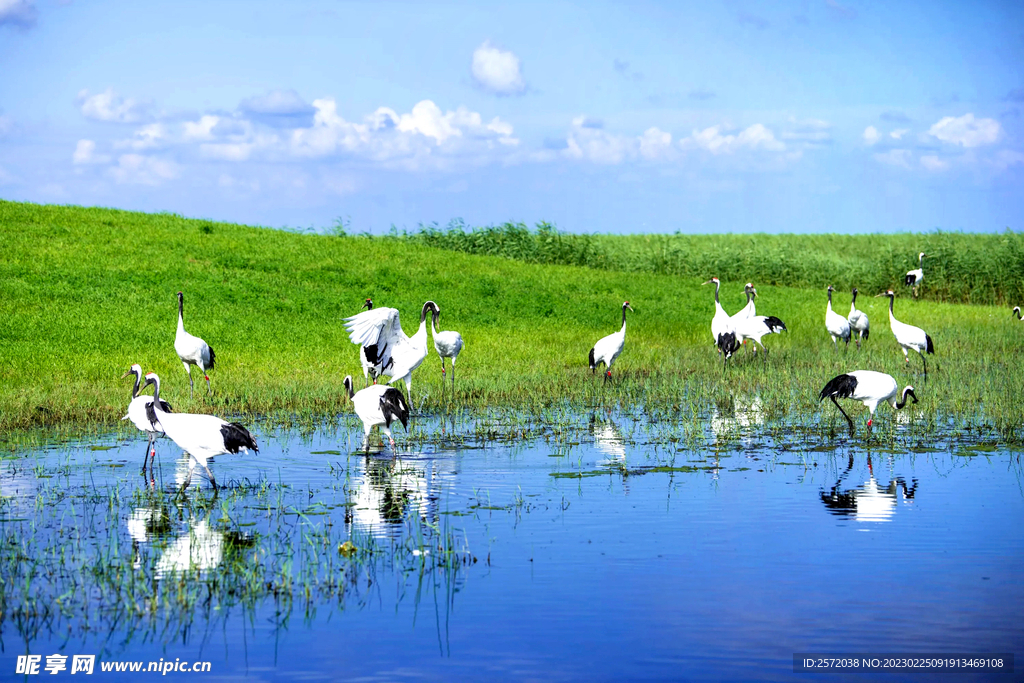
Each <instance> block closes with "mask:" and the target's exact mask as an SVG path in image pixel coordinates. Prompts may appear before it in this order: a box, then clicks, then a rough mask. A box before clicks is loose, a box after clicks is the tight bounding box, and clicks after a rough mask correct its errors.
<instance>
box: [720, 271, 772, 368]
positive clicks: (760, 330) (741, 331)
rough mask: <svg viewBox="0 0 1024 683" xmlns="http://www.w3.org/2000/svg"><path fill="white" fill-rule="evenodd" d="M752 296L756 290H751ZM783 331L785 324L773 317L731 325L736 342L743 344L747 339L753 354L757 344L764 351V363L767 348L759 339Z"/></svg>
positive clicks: (761, 317) (756, 317) (744, 320)
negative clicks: (752, 348) (752, 347)
mask: <svg viewBox="0 0 1024 683" xmlns="http://www.w3.org/2000/svg"><path fill="white" fill-rule="evenodd" d="M753 294H755V295H756V294H757V290H756V289H755V290H753ZM785 331H786V324H785V323H784V322H782V321H781V320H779V319H778V318H776V317H775V316H774V315H755V316H753V317H751V318H745V319H743V320H739V321H736V322H735V323H733V334H735V335H736V342H738V343H740V344H743V343H746V341H747V340H748V339H749V340H750V341H751V342H752V344H751V345H752V346H754V353H757V346H755V345H756V344H759V345H760V346H761V348H762V349H763V350H764V362H765V363H767V362H768V348H767V347H766V346H765V345H764V343H763V342H762V341H761V338H762V337H763V336H765V335H766V334H782V333H783V332H785ZM729 355H731V354H729Z"/></svg>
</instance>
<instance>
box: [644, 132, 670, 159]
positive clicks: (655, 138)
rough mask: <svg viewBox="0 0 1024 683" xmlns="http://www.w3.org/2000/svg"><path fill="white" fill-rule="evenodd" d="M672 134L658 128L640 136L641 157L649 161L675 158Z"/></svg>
mask: <svg viewBox="0 0 1024 683" xmlns="http://www.w3.org/2000/svg"><path fill="white" fill-rule="evenodd" d="M674 153H675V149H674V148H673V147H672V133H666V132H665V131H663V130H660V129H658V128H648V129H647V130H645V131H644V134H643V135H641V136H640V156H642V157H643V158H644V159H648V160H651V161H653V160H656V159H665V158H670V157H672V156H674Z"/></svg>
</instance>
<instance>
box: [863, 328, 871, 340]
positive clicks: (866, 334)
mask: <svg viewBox="0 0 1024 683" xmlns="http://www.w3.org/2000/svg"><path fill="white" fill-rule="evenodd" d="M869 334H871V328H870V327H869V328H868V329H866V330H864V338H865V339H867V338H868V335H869Z"/></svg>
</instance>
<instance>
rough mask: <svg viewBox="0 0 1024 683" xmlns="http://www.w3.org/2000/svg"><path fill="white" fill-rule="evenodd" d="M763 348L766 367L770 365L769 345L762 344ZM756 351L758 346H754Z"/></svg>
mask: <svg viewBox="0 0 1024 683" xmlns="http://www.w3.org/2000/svg"><path fill="white" fill-rule="evenodd" d="M761 349H762V350H763V351H764V365H765V367H768V347H767V346H765V345H764V344H761ZM754 352H755V353H756V352H757V347H756V346H755V347H754Z"/></svg>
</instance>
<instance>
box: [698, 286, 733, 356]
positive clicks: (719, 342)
mask: <svg viewBox="0 0 1024 683" xmlns="http://www.w3.org/2000/svg"><path fill="white" fill-rule="evenodd" d="M712 282H713V283H714V284H715V315H714V317H713V318H711V338H712V339H713V340H714V343H715V346H716V347H718V350H719V352H721V351H722V348H723V346H724V347H725V348H728V349H730V351H729V353H732V351H734V350H735V349H733V346H734V345H735V344H736V336H735V335H733V337H732V341H730V342H726V340H723V335H725V334H727V333H731V332H732V319H731V318H730V317H729V314H728V313H726V312H725V309H724V308H722V304H721V303H720V302H719V301H718V290H719V289H721V287H722V283H721V282H719V280H718V278H717V277H713V278H711V279H710V280H708V281H707V282H705V283H704V284H705V285H710V284H711V283H712Z"/></svg>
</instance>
